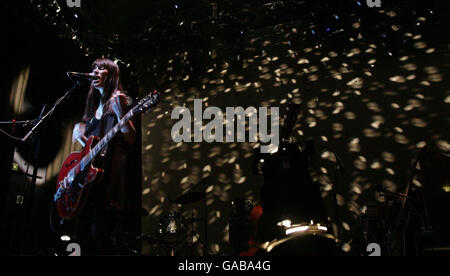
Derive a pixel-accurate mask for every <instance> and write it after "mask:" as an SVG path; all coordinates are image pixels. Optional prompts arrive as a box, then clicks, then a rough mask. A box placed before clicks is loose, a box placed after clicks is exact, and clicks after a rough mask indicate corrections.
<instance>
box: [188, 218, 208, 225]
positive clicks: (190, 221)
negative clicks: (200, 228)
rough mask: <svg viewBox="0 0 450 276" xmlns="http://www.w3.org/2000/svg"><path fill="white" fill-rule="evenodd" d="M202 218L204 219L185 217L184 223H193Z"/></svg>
mask: <svg viewBox="0 0 450 276" xmlns="http://www.w3.org/2000/svg"><path fill="white" fill-rule="evenodd" d="M201 220H203V218H187V219H185V221H184V223H185V224H191V223H194V222H197V221H201Z"/></svg>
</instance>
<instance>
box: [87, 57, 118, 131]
mask: <svg viewBox="0 0 450 276" xmlns="http://www.w3.org/2000/svg"><path fill="white" fill-rule="evenodd" d="M96 66H97V67H98V68H101V67H104V68H105V69H108V75H107V76H106V79H105V82H104V86H103V95H101V96H100V93H95V87H94V84H93V82H92V83H91V88H90V89H89V92H88V95H87V98H86V106H85V109H84V114H83V121H85V122H87V121H89V120H90V119H91V118H92V117H93V116H94V113H95V108H96V106H97V105H98V104H99V103H100V101H102V103H103V104H104V108H103V110H106V112H108V111H110V110H109V109H110V104H109V102H108V100H109V98H110V97H111V95H112V94H113V93H114V92H115V91H117V90H120V91H121V92H123V91H122V83H121V82H120V70H119V66H118V65H117V64H116V63H114V61H112V60H110V59H107V58H99V59H96V60H95V61H94V62H93V63H92V66H91V70H93V69H94V68H95V67H96ZM106 112H105V113H106Z"/></svg>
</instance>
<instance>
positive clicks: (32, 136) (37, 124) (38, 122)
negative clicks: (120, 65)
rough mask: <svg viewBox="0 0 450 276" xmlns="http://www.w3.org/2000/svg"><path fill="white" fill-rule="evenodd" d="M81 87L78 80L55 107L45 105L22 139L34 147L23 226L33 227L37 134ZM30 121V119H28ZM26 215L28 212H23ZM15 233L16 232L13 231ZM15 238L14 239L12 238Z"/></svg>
mask: <svg viewBox="0 0 450 276" xmlns="http://www.w3.org/2000/svg"><path fill="white" fill-rule="evenodd" d="M79 87H80V81H79V80H76V81H74V82H73V86H72V87H71V88H70V89H69V90H68V91H67V92H66V93H65V94H64V95H63V96H62V97H61V98H59V99H58V100H57V101H56V102H55V104H54V105H53V107H52V108H51V109H50V110H49V111H48V112H47V113H46V114H45V115H43V114H44V111H45V109H46V105H44V106H43V108H42V110H41V113H40V114H39V117H38V118H37V119H35V120H33V122H34V126H33V127H32V128H31V130H30V131H29V132H28V133H27V134H26V135H25V136H24V137H23V138H22V139H21V142H22V143H27V142H31V143H32V147H31V150H30V151H31V152H30V157H31V160H32V163H33V165H34V168H33V175H32V179H31V184H30V190H29V191H30V192H29V198H30V199H29V200H25V198H23V204H24V205H25V207H26V208H24V209H25V211H26V213H27V214H28V215H29V216H28V223H27V222H26V221H25V219H26V218H25V217H24V218H23V219H24V224H23V226H29V227H31V224H32V217H33V216H32V215H31V211H32V210H33V208H32V207H33V206H32V203H33V197H34V190H35V186H36V180H37V178H38V176H37V172H38V167H37V165H36V161H37V160H38V158H39V147H40V139H39V138H38V137H37V136H36V134H37V133H38V131H39V130H40V129H41V128H42V126H43V125H44V124H45V122H47V121H48V119H49V118H50V117H51V115H52V114H53V112H54V110H55V109H56V107H57V106H58V105H60V104H61V103H63V102H64V101H65V100H66V99H68V98H69V97H70V95H71V94H72V93H73V91H75V90H76V89H77V88H79ZM26 122H28V121H26ZM23 215H26V214H23ZM24 228H25V227H22V229H20V231H21V238H20V240H21V242H20V248H19V250H20V253H21V254H23V253H24V249H25V248H24V242H25V239H24V238H22V237H23V236H24V234H25V229H24ZM13 235H14V233H13ZM12 240H13V239H12Z"/></svg>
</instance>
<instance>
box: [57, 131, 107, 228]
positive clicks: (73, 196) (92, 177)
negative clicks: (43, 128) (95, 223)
mask: <svg viewBox="0 0 450 276" xmlns="http://www.w3.org/2000/svg"><path fill="white" fill-rule="evenodd" d="M99 140H100V138H98V137H95V136H91V137H90V138H89V139H88V141H87V143H86V146H85V147H84V148H83V149H82V150H81V151H80V152H73V153H71V154H70V155H69V156H67V158H66V160H64V162H63V165H62V167H61V170H60V172H59V176H58V181H57V186H56V189H57V190H58V189H60V188H62V189H63V192H62V195H61V197H60V199H59V200H58V201H57V202H56V206H57V210H58V213H59V215H60V217H61V218H64V219H72V218H74V217H75V216H77V215H78V214H79V213H80V211H81V210H82V209H83V207H84V205H85V203H86V201H87V197H88V194H89V190H90V188H91V187H92V185H95V184H96V183H98V182H99V181H100V180H101V179H102V177H103V170H101V169H98V168H94V167H93V166H92V164H89V165H88V167H87V168H86V169H85V170H84V172H83V173H81V174H80V171H81V170H80V169H77V165H78V168H80V166H79V164H80V161H81V160H82V159H83V157H85V156H86V155H89V153H90V151H91V149H92V148H93V147H94V146H95V144H97V142H98V141H99ZM72 169H74V171H75V173H76V174H78V175H77V176H76V177H74V181H76V182H72V184H73V185H68V180H70V178H71V177H72V176H71V175H70V171H71V170H72ZM77 178H78V179H77ZM70 186H71V187H70ZM64 187H66V188H64Z"/></svg>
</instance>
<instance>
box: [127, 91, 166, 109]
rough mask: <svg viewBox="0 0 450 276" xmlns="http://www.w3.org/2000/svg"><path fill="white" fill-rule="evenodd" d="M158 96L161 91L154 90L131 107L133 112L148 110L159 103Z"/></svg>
mask: <svg viewBox="0 0 450 276" xmlns="http://www.w3.org/2000/svg"><path fill="white" fill-rule="evenodd" d="M160 96H161V93H159V92H158V91H156V90H154V91H153V92H151V93H150V94H148V95H147V96H145V97H144V98H142V99H141V100H140V101H139V102H138V103H137V105H136V106H135V107H134V108H133V111H134V113H143V112H145V111H147V110H149V109H150V108H151V107H152V106H154V105H155V104H157V103H159V98H160Z"/></svg>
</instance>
